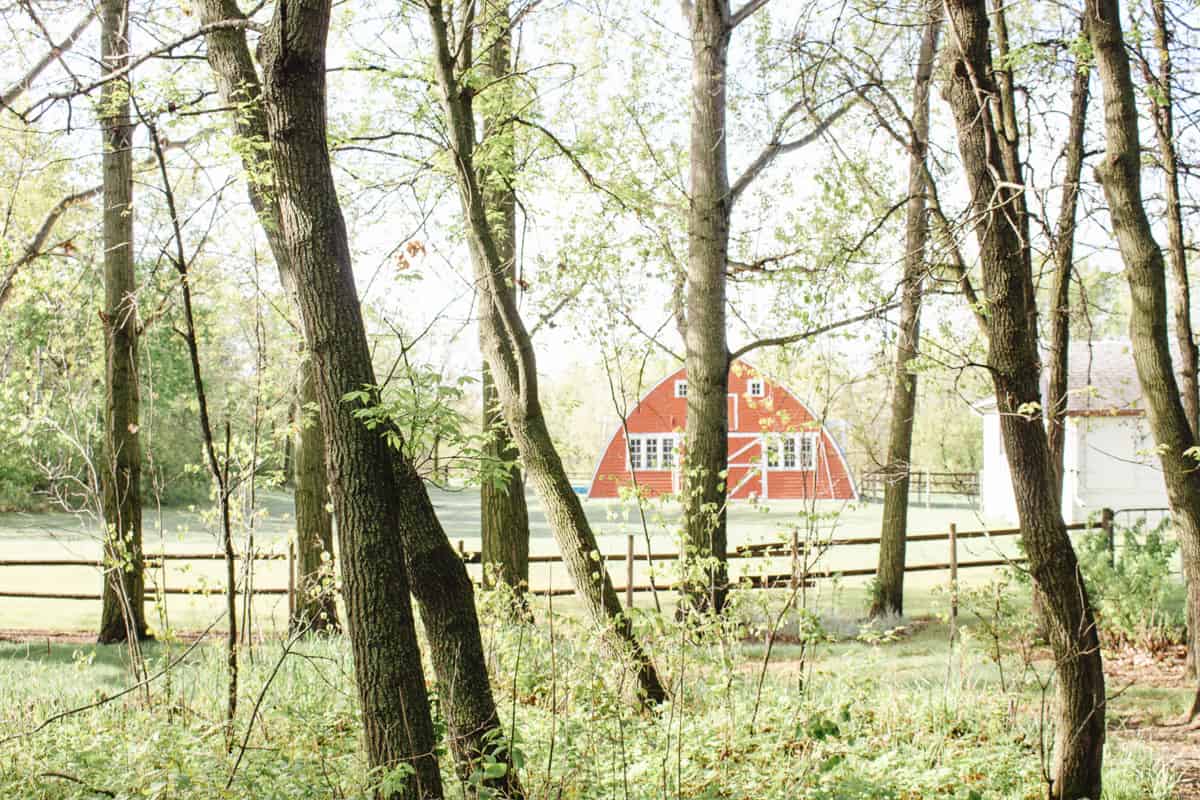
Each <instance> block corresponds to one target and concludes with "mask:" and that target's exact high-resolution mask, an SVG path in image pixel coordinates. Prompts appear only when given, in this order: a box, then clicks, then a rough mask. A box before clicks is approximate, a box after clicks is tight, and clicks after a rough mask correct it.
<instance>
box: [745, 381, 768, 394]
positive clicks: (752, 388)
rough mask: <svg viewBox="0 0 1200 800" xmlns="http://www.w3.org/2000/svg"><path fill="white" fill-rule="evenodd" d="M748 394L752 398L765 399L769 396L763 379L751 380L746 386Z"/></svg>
mask: <svg viewBox="0 0 1200 800" xmlns="http://www.w3.org/2000/svg"><path fill="white" fill-rule="evenodd" d="M746 394H748V395H750V396H751V397H765V396H766V394H767V386H766V383H765V382H764V381H763V379H762V378H751V379H750V381H749V383H747V384H746Z"/></svg>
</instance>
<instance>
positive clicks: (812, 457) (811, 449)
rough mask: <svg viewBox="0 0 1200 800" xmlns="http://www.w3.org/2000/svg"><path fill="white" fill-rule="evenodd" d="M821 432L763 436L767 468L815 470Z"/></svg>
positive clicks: (780, 470) (797, 470)
mask: <svg viewBox="0 0 1200 800" xmlns="http://www.w3.org/2000/svg"><path fill="white" fill-rule="evenodd" d="M820 437H821V434H820V433H819V432H816V431H807V432H804V433H768V434H765V435H764V436H763V442H762V450H763V460H764V461H765V462H766V465H767V469H770V470H776V471H779V472H814V471H816V469H817V448H818V447H819V446H820Z"/></svg>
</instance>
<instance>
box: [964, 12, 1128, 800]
mask: <svg viewBox="0 0 1200 800" xmlns="http://www.w3.org/2000/svg"><path fill="white" fill-rule="evenodd" d="M946 10H947V34H946V37H947V38H946V41H947V55H948V59H947V66H948V80H947V83H946V86H945V94H946V98H947V100H948V101H949V103H950V106H951V108H952V110H953V113H954V119H955V126H956V128H957V130H958V140H959V151H960V153H961V157H962V163H963V168H964V171H965V172H966V175H967V180H968V184H969V186H970V191H971V210H972V217H973V220H974V227H975V236H976V239H977V241H978V244H979V252H980V256H979V257H980V262H981V265H982V269H983V288H984V293H985V298H986V300H985V302H986V303H987V315H986V323H987V329H988V334H989V335H988V368H989V370H990V372H991V374H992V379H993V382H994V384H995V389H996V401H997V403H998V406H999V410H1000V415H1001V417H1000V420H1001V422H1000V430H1001V435H1002V436H1003V438H1004V445H1005V450H1006V451H1007V455H1008V460H1009V466H1010V472H1011V474H1012V482H1013V493H1014V495H1015V497H1016V501H1017V512H1018V515H1019V517H1020V521H1021V531H1022V540H1023V543H1024V546H1025V550H1026V554H1027V556H1028V559H1029V561H1028V564H1029V570H1030V573H1031V575H1032V577H1033V580H1034V583H1035V586H1036V588H1037V590H1040V592H1041V593H1042V596H1043V614H1042V616H1043V619H1044V621H1045V625H1046V631H1047V635H1048V638H1049V640H1050V646H1051V648H1052V650H1053V652H1054V656H1055V671H1056V673H1057V677H1058V683H1057V720H1056V722H1057V724H1056V725H1055V754H1054V763H1053V771H1052V774H1051V775H1050V776H1049V779H1050V787H1049V794H1050V796H1051V797H1053V798H1061V799H1062V800H1077V799H1079V798H1084V797H1090V798H1095V797H1099V796H1100V786H1101V765H1102V762H1103V756H1104V736H1105V729H1104V713H1105V694H1104V672H1103V670H1102V668H1101V656H1100V643H1099V638H1098V635H1097V631H1096V625H1095V621H1094V619H1093V616H1092V610H1091V606H1090V603H1089V601H1088V595H1087V590H1086V588H1085V586H1084V583H1083V576H1082V574H1081V573H1080V570H1079V564H1078V561H1077V560H1076V558H1075V551H1074V549H1073V548H1072V547H1071V540H1070V539H1069V538H1068V536H1067V531H1066V527H1065V525H1064V524H1063V518H1062V512H1061V509H1060V508H1059V505H1058V503H1057V499H1056V496H1055V495H1056V493H1055V492H1054V488H1053V483H1054V474H1053V467H1052V466H1051V463H1050V453H1049V449H1048V446H1047V443H1046V433H1045V428H1044V427H1043V425H1042V415H1041V410H1040V409H1041V404H1040V392H1039V375H1040V369H1039V359H1038V353H1037V342H1036V331H1035V330H1034V329H1033V328H1032V327H1031V325H1032V322H1033V320H1034V316H1033V314H1032V313H1031V311H1030V309H1029V308H1028V304H1029V302H1030V298H1031V296H1032V291H1031V289H1030V284H1031V283H1032V281H1033V276H1032V274H1031V271H1030V269H1029V260H1028V258H1027V256H1026V255H1025V253H1024V252H1023V250H1024V249H1025V248H1026V247H1027V246H1028V242H1027V240H1023V239H1022V237H1021V234H1020V225H1019V220H1018V219H1017V215H1018V214H1019V213H1020V206H1019V204H1018V203H1017V200H1018V195H1019V193H1020V191H1021V189H1020V187H1022V185H1023V176H1022V174H1021V172H1020V171H1019V164H1017V165H1015V168H1016V169H1017V170H1018V171H1017V172H1015V173H1014V172H1010V171H1009V170H1010V167H1009V165H1008V164H1007V163H1006V159H1005V158H1004V156H1003V153H1002V147H1001V145H1000V143H999V142H998V141H997V139H998V138H1000V136H1001V129H1000V127H999V126H1000V125H1002V122H1001V121H1000V120H998V119H997V113H998V110H999V109H998V103H1000V96H999V92H998V89H997V86H996V84H995V82H994V81H995V78H994V73H993V71H992V59H991V51H990V48H989V45H988V13H987V6H986V3H985V0H949V1H948V2H947V3H946Z"/></svg>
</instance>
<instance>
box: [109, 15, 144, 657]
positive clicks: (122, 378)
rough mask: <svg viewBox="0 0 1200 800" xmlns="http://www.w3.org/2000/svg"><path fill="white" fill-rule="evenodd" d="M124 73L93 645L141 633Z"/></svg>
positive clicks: (118, 107)
mask: <svg viewBox="0 0 1200 800" xmlns="http://www.w3.org/2000/svg"><path fill="white" fill-rule="evenodd" d="M100 25H101V30H100V49H101V59H102V61H103V63H104V68H105V69H106V70H116V69H120V68H122V67H125V66H127V65H128V63H129V3H128V0H104V3H103V7H102V9H101V12H100ZM129 91H130V82H129V78H128V76H126V77H124V78H122V79H121V80H116V81H110V82H108V83H106V84H104V86H103V88H102V90H101V100H100V115H101V125H102V127H103V130H104V156H103V161H104V192H103V196H104V313H103V314H102V315H101V318H102V319H103V321H104V334H105V336H104V339H105V345H106V347H105V355H106V360H107V366H106V369H105V385H104V401H105V402H104V451H103V455H102V456H101V458H102V463H101V469H100V482H101V491H102V495H103V497H102V501H101V502H102V505H103V508H104V524H105V529H106V535H105V543H104V555H105V565H104V574H105V578H104V600H103V607H102V610H101V616H100V635H99V637H98V640H99V641H100V642H101V643H102V644H104V643H109V642H119V641H124V640H125V639H126V638H128V636H130V635H134V636H137V637H138V638H144V637H145V636H146V613H145V608H144V606H145V574H144V565H143V558H142V497H141V483H142V451H141V442H140V437H139V436H138V425H139V419H138V412H139V406H140V390H139V387H138V325H139V324H140V320H139V319H138V310H137V283H136V278H135V274H134V263H133V150H132V145H133V123H132V121H131V120H130V116H129V115H130V101H129Z"/></svg>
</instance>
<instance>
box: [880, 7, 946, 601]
mask: <svg viewBox="0 0 1200 800" xmlns="http://www.w3.org/2000/svg"><path fill="white" fill-rule="evenodd" d="M928 16H929V19H928V21H927V22H926V23H925V31H924V34H923V35H922V37H921V50H920V53H919V55H918V57H917V69H916V75H915V78H914V81H913V117H912V137H913V138H912V143H911V145H910V151H909V171H908V209H907V217H906V219H905V243H904V248H905V249H904V283H903V292H904V295H903V298H902V300H901V304H900V327H899V330H898V331H897V334H896V367H895V371H894V372H893V373H892V419H891V426H890V428H889V431H888V463H887V467H886V483H885V485H884V490H883V524H882V527H881V528H880V533H879V566H878V571H877V573H876V575H877V577H876V582H875V597H874V599H873V600H872V603H871V616H872V617H876V616H881V615H884V614H896V615H899V614H903V613H904V551H905V544H906V542H907V539H908V489H909V476H910V474H911V470H912V462H911V458H912V432H913V418H914V417H915V416H916V407H917V376H916V374H915V373H913V372H911V371H910V369H909V365H910V363H911V362H912V360H913V359H915V358H916V357H917V353H918V347H919V345H920V338H921V291H922V285H923V283H924V279H925V270H926V266H925V243H926V240H927V239H928V237H929V221H928V219H927V216H926V201H925V195H926V185H925V174H926V164H925V158H926V153H927V151H928V148H929V82H930V79H931V78H932V76H933V61H934V58H935V57H936V56H937V47H938V36H939V34H940V33H941V27H942V0H931V1H930V3H929V10H928Z"/></svg>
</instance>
